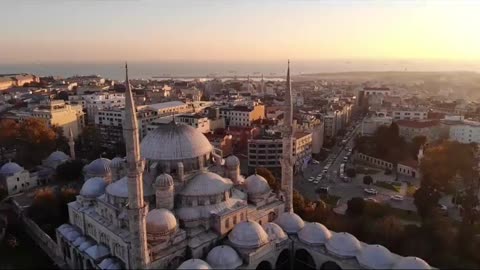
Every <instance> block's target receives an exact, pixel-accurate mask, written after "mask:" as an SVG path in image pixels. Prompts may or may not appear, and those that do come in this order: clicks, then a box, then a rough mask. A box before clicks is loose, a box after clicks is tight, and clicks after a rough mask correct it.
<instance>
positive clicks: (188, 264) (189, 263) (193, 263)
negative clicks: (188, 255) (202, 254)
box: [177, 259, 212, 270]
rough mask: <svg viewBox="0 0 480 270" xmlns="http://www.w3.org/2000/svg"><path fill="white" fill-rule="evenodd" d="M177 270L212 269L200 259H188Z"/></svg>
mask: <svg viewBox="0 0 480 270" xmlns="http://www.w3.org/2000/svg"><path fill="white" fill-rule="evenodd" d="M177 269H185V270H207V269H212V267H210V265H208V263H206V262H205V261H203V260H200V259H190V260H186V261H184V262H183V263H182V264H180V266H179V267H178V268H177Z"/></svg>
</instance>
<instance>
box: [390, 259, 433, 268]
mask: <svg viewBox="0 0 480 270" xmlns="http://www.w3.org/2000/svg"><path fill="white" fill-rule="evenodd" d="M393 269H432V267H430V265H429V264H428V263H427V262H426V261H424V260H422V259H420V258H417V257H403V258H401V259H399V260H398V261H397V262H396V263H395V264H394V265H393Z"/></svg>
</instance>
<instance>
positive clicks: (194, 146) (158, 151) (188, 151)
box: [140, 123, 213, 161]
mask: <svg viewBox="0 0 480 270" xmlns="http://www.w3.org/2000/svg"><path fill="white" fill-rule="evenodd" d="M140 149H141V155H142V157H143V158H145V159H148V160H168V161H171V160H184V159H191V158H196V157H200V156H204V155H206V154H209V153H210V152H212V150H213V147H212V145H211V144H210V142H209V141H208V139H207V137H205V135H203V134H202V133H201V132H200V131H198V130H197V129H195V128H193V127H191V126H189V125H185V124H178V123H170V124H167V125H160V126H159V127H157V128H156V129H154V130H152V131H151V132H149V133H148V134H147V136H145V138H143V140H142V143H141V147H140Z"/></svg>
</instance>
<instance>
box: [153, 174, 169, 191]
mask: <svg viewBox="0 0 480 270" xmlns="http://www.w3.org/2000/svg"><path fill="white" fill-rule="evenodd" d="M155 186H157V187H160V188H166V187H171V186H173V177H172V176H171V175H169V174H166V173H162V174H160V175H159V176H157V179H155Z"/></svg>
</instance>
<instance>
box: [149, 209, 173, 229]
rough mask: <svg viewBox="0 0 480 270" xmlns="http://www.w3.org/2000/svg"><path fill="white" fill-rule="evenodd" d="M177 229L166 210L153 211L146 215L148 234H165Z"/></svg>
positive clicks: (171, 215) (170, 214)
mask: <svg viewBox="0 0 480 270" xmlns="http://www.w3.org/2000/svg"><path fill="white" fill-rule="evenodd" d="M176 228H177V220H176V219H175V216H174V215H173V214H172V212H170V211H168V210H167V209H163V208H161V209H153V210H152V211H150V212H148V214H147V232H148V233H154V234H155V233H159V234H163V233H167V232H170V231H172V230H175V229H176Z"/></svg>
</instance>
